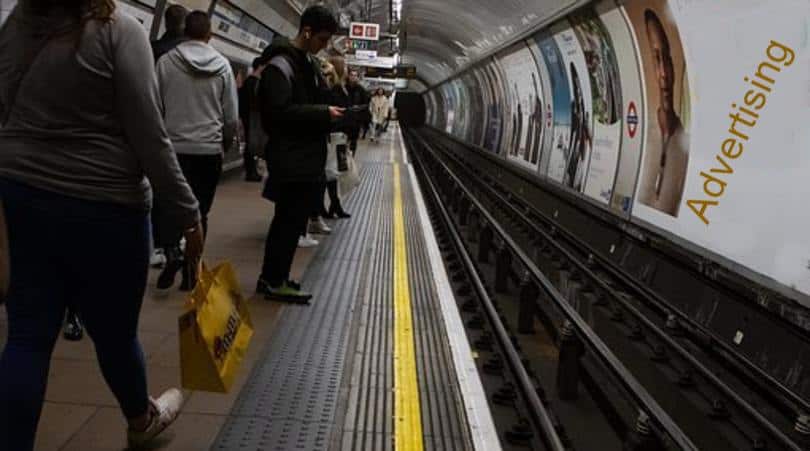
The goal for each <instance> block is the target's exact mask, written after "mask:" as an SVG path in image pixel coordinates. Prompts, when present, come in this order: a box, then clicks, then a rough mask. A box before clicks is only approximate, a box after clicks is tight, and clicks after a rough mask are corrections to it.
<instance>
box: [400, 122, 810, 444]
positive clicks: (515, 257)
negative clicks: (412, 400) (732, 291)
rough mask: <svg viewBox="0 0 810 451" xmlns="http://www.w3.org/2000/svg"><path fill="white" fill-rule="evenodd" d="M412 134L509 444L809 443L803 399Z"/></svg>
mask: <svg viewBox="0 0 810 451" xmlns="http://www.w3.org/2000/svg"><path fill="white" fill-rule="evenodd" d="M406 141H408V144H409V146H408V148H409V149H411V153H412V155H413V160H414V163H415V166H416V167H417V169H419V170H418V171H417V174H418V176H419V178H420V183H421V185H422V186H423V189H424V191H425V196H426V198H427V199H426V200H427V204H428V206H429V210H430V211H431V215H432V219H433V221H434V228H435V229H436V230H437V234H438V238H439V240H440V245H441V247H442V250H443V251H444V252H445V253H446V254H447V255H446V262H447V263H446V264H447V265H448V270H449V273H450V274H451V275H452V276H451V278H452V279H453V283H454V287H455V289H456V290H457V293H458V295H459V296H458V298H459V299H461V305H460V307H461V310H462V311H463V312H465V315H466V316H467V324H468V326H469V330H468V336H470V337H474V338H472V340H473V344H474V346H475V347H476V348H477V349H478V350H479V353H480V354H481V355H480V358H479V360H480V362H481V365H480V369H481V371H482V374H483V375H484V376H483V378H484V379H485V386H489V387H491V390H490V391H491V395H490V398H491V400H492V401H493V404H494V405H507V406H509V407H510V409H511V410H510V414H508V415H506V414H504V415H501V414H499V413H498V411H497V410H493V412H494V415H495V416H496V423H503V424H499V427H500V428H501V430H502V433H503V434H502V437H503V438H504V440H505V443H507V444H508V445H509V446H517V447H529V448H532V449H553V450H559V449H633V450H648V449H706V450H712V451H714V450H747V449H751V450H760V449H761V450H766V449H767V450H796V451H798V450H804V449H810V441H808V440H807V439H808V435H807V433H808V432H810V424H808V423H810V419H808V418H807V417H806V416H804V415H803V413H804V412H808V411H810V408H808V405H807V403H806V402H805V401H804V400H803V399H801V398H800V397H798V396H797V395H795V394H793V393H791V392H790V391H789V390H787V389H786V388H785V387H783V386H781V385H780V384H778V383H777V382H776V381H774V380H773V379H772V378H769V377H768V376H767V375H766V374H764V373H763V372H761V371H758V369H757V368H756V367H755V366H754V365H752V364H751V363H750V362H748V361H746V360H745V359H744V358H743V357H742V356H739V355H737V354H736V353H735V352H734V351H733V349H728V348H727V347H724V346H722V345H721V343H719V340H715V339H714V337H712V336H711V334H709V333H707V332H706V331H705V330H702V329H701V328H700V327H699V326H698V325H696V324H694V323H693V322H691V321H690V319H689V318H688V317H685V315H681V314H679V313H678V312H677V310H675V309H673V308H670V307H669V306H668V305H667V304H666V303H665V302H664V301H663V300H662V299H660V298H657V297H656V296H655V295H654V294H653V293H650V292H649V290H645V288H644V286H643V284H640V283H638V282H636V281H635V280H634V279H632V278H631V277H629V276H627V275H626V274H624V273H622V271H620V270H619V269H617V268H615V267H613V266H612V265H611V263H610V262H609V261H605V260H602V259H600V258H599V257H598V256H596V254H595V253H594V252H592V251H590V250H589V249H588V248H587V246H585V245H584V244H582V243H578V242H577V240H576V237H575V236H572V235H571V234H568V233H566V232H565V231H563V230H558V229H557V228H556V227H555V225H554V221H553V218H547V217H544V216H543V215H542V214H541V213H540V212H539V211H537V210H535V209H534V208H532V206H531V205H529V204H528V203H526V202H525V201H523V200H522V199H520V197H519V196H516V195H515V194H514V193H511V192H509V190H508V189H506V187H503V186H500V185H499V183H498V182H497V181H496V180H493V179H492V177H488V175H487V174H486V173H485V172H484V173H482V172H477V171H475V170H474V168H472V167H471V166H468V165H466V164H465V162H464V161H462V160H460V159H459V158H458V157H457V156H456V155H455V154H454V153H453V152H451V151H448V149H447V148H445V147H444V146H443V145H442V144H441V143H439V142H436V141H431V142H428V141H426V140H425V139H424V138H423V137H422V136H420V135H419V134H418V133H415V132H410V131H409V132H407V133H406ZM538 326H540V327H538ZM490 376H497V377H495V378H494V379H492V381H489V382H487V381H488V378H490ZM594 412H596V413H597V414H596V415H594ZM499 419H502V420H501V421H498V420H499Z"/></svg>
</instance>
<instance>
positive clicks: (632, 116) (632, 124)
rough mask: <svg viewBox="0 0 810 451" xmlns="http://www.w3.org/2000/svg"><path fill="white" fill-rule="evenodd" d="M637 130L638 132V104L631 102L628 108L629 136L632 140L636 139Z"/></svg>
mask: <svg viewBox="0 0 810 451" xmlns="http://www.w3.org/2000/svg"><path fill="white" fill-rule="evenodd" d="M636 130H638V111H637V110H636V103H635V102H633V101H630V105H629V106H628V107H627V134H628V135H630V138H635V137H636Z"/></svg>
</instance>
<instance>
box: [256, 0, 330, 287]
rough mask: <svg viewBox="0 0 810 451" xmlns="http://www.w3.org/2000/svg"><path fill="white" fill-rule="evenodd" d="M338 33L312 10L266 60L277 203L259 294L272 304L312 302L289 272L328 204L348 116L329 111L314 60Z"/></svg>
mask: <svg viewBox="0 0 810 451" xmlns="http://www.w3.org/2000/svg"><path fill="white" fill-rule="evenodd" d="M337 29H338V24H337V20H336V19H335V17H334V15H333V14H332V13H331V11H330V10H329V9H327V8H326V7H323V6H312V7H310V8H308V9H307V10H306V11H304V14H303V15H302V16H301V22H300V27H299V31H298V35H297V36H296V37H295V38H294V39H293V40H288V39H286V38H284V37H282V36H277V37H276V38H275V39H274V40H273V42H272V44H271V45H270V46H269V47H268V48H267V49H265V51H264V53H263V56H266V57H267V58H268V59H269V61H270V64H269V65H268V66H267V68H266V69H265V71H264V74H263V75H262V80H261V83H260V87H259V93H260V94H259V95H260V102H259V104H260V106H261V108H262V111H261V113H262V124H263V126H264V129H265V132H266V133H267V135H268V136H269V141H268V143H267V148H266V159H267V167H268V174H267V181H266V182H265V188H264V191H263V196H264V197H265V198H267V199H268V200H270V201H272V202H275V214H274V216H273V221H272V223H271V224H270V230H269V232H268V234H267V242H266V244H265V252H264V264H263V266H262V273H261V275H260V276H259V280H258V282H257V287H256V291H257V292H259V293H262V294H264V295H265V297H266V298H268V299H276V300H282V301H290V302H308V301H309V300H310V299H311V298H312V295H311V294H309V293H306V292H303V291H301V286H300V284H299V283H297V282H294V281H291V280H290V268H291V266H292V262H293V258H294V256H295V249H296V245H297V243H298V237H299V235H301V234H304V233H306V227H307V220H308V218H309V215H310V212H311V211H312V206H313V205H314V204H315V201H316V199H317V198H318V196H320V197H321V198H323V185H322V184H323V181H324V167H325V165H326V138H327V135H328V134H329V132H330V131H331V129H332V124H333V122H334V121H337V120H338V119H340V118H341V117H342V116H343V111H344V109H343V108H339V107H336V106H331V105H329V104H328V103H326V102H327V99H326V98H325V96H324V92H323V91H324V88H325V85H326V82H325V81H324V80H323V77H322V76H321V73H320V67H319V65H318V64H317V63H316V62H315V61H314V60H313V55H315V54H317V53H318V52H320V51H321V50H323V49H324V48H326V46H327V44H328V43H329V41H330V40H331V39H332V35H334V34H335V33H336V32H337Z"/></svg>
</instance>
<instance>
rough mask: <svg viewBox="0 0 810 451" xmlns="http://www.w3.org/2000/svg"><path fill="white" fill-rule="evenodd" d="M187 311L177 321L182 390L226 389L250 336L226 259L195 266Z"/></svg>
mask: <svg viewBox="0 0 810 451" xmlns="http://www.w3.org/2000/svg"><path fill="white" fill-rule="evenodd" d="M197 277H198V282H197V286H196V287H195V288H194V291H192V293H191V297H190V298H189V309H188V311H187V312H186V313H185V314H183V315H182V316H181V317H180V319H179V320H178V323H179V324H178V325H179V329H180V332H179V336H180V374H181V379H182V384H183V388H186V389H189V390H202V391H212V392H219V393H226V392H227V391H228V390H230V388H231V386H232V384H233V381H234V378H235V376H236V372H237V369H238V368H239V365H240V364H241V363H242V360H243V359H244V356H245V352H247V348H248V344H249V343H250V339H251V337H252V336H253V323H252V322H251V320H250V314H249V313H248V310H247V305H246V302H245V299H244V297H243V296H242V290H241V289H240V287H239V282H238V281H237V280H238V279H237V277H236V274H235V272H234V270H233V267H232V266H231V264H230V263H223V264H221V265H218V266H217V267H215V268H214V269H213V270H211V271H209V270H208V269H207V268H206V267H205V265H200V270H199V274H198V276H197Z"/></svg>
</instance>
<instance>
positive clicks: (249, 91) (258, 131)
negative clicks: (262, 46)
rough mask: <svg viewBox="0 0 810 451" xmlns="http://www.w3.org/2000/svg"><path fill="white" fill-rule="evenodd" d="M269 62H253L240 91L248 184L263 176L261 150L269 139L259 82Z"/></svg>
mask: <svg viewBox="0 0 810 451" xmlns="http://www.w3.org/2000/svg"><path fill="white" fill-rule="evenodd" d="M266 66H267V61H266V60H264V59H263V58H262V57H258V58H256V59H254V60H253V64H252V65H251V69H252V70H251V73H250V75H248V77H247V79H246V80H245V82H244V83H243V84H242V87H241V88H240V89H239V117H240V119H241V120H242V127H243V129H244V131H245V154H244V160H245V180H246V181H248V182H261V181H262V176H261V174H259V170H258V168H257V164H256V163H257V160H258V157H259V155H260V150H259V149H262V148H263V147H264V142H265V141H266V139H267V137H266V136H264V134H263V133H262V127H261V123H260V118H259V106H258V103H257V99H258V94H259V80H260V79H261V78H262V71H263V70H264V68H265V67H266Z"/></svg>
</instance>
